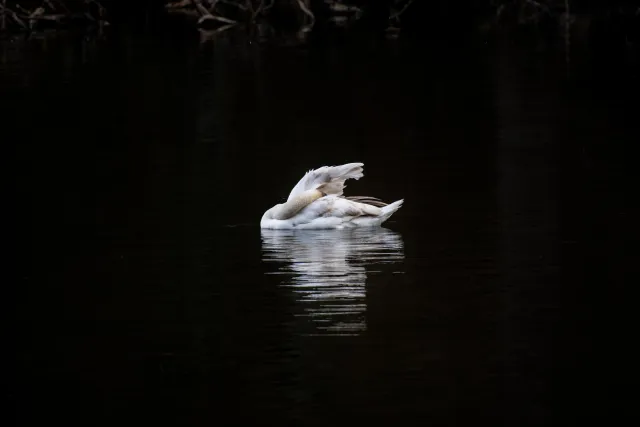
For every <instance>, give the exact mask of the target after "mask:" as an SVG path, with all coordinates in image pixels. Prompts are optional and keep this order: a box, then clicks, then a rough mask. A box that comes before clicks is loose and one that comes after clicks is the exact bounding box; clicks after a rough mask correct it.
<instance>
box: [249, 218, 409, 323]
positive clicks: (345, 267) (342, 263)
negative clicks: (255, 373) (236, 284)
mask: <svg viewBox="0 0 640 427" xmlns="http://www.w3.org/2000/svg"><path fill="white" fill-rule="evenodd" d="M261 233H262V260H263V262H265V263H278V264H280V265H279V266H278V268H277V270H275V271H271V272H268V273H266V274H275V275H281V276H282V278H283V280H282V282H281V286H282V287H285V288H290V289H291V290H292V292H293V295H294V298H295V300H296V302H297V303H298V304H299V305H300V312H299V313H298V314H297V316H298V318H301V319H308V321H310V322H313V323H314V325H315V328H316V329H317V332H316V333H315V334H320V335H358V334H360V333H361V332H363V331H365V330H366V317H365V313H366V309H367V305H366V282H367V269H370V271H371V267H373V266H374V265H375V266H376V267H375V272H376V273H379V272H380V271H381V270H382V269H384V265H385V264H387V265H388V264H397V263H400V262H402V261H403V260H404V244H403V241H402V237H401V235H400V234H398V233H395V232H392V231H390V230H387V229H384V228H380V229H355V230H322V231H320V230H262V231H261ZM394 267H395V269H394V272H397V266H394ZM315 334H314V335H315Z"/></svg>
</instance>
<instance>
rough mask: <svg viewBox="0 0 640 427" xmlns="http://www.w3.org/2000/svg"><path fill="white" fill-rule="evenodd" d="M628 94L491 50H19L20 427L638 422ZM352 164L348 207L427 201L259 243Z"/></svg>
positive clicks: (9, 121) (11, 87) (6, 54)
mask: <svg viewBox="0 0 640 427" xmlns="http://www.w3.org/2000/svg"><path fill="white" fill-rule="evenodd" d="M609 72H610V71H609ZM599 73H600V74H599ZM603 73H604V74H603ZM610 73H611V74H607V72H602V70H600V71H598V70H597V69H596V67H590V66H589V65H588V63H587V62H586V61H585V63H584V64H582V65H580V63H579V62H576V61H575V60H574V61H573V62H572V63H571V67H570V68H569V69H568V68H567V65H566V64H565V62H564V57H562V55H551V54H549V55H547V54H544V53H540V52H529V51H524V50H519V49H516V48H514V47H505V46H503V47H498V46H492V47H490V46H487V45H483V44H482V43H479V46H475V47H460V46H454V47H450V48H447V47H443V46H438V45H436V44H435V43H434V44H433V45H431V44H426V45H417V46H416V45H412V44H411V43H405V42H402V41H397V42H381V41H371V40H368V39H357V38H356V39H355V40H352V41H349V40H346V41H345V40H342V41H340V40H338V41H335V42H333V43H329V44H326V45H318V46H316V45H313V46H312V47H309V48H307V47H304V46H266V45H265V46H260V45H257V44H255V43H253V44H248V43H246V42H243V41H242V39H241V38H239V39H233V38H229V39H223V40H218V41H216V42H215V43H212V42H210V41H209V42H207V41H206V40H205V41H204V42H201V40H199V38H198V35H197V34H195V35H189V34H188V33H187V35H180V36H175V37H173V36H169V35H165V36H164V37H160V38H155V39H152V38H150V37H146V36H143V35H140V34H138V35H127V34H113V35H111V36H110V37H107V38H105V39H104V40H97V39H95V38H82V37H78V36H69V35H61V36H59V37H57V38H48V39H46V40H30V41H24V40H14V41H2V45H1V47H0V112H1V113H2V118H3V119H2V120H3V122H4V124H3V129H4V132H5V134H4V136H3V138H2V139H3V141H5V149H6V147H7V146H8V147H9V150H10V154H11V157H10V158H11V159H13V161H12V162H11V163H12V166H13V168H11V169H10V170H11V171H12V172H14V180H15V183H16V185H15V187H14V188H15V189H16V192H15V195H16V198H15V203H12V205H13V206H15V207H17V209H16V210H15V213H16V216H15V218H16V222H15V224H16V226H15V227H14V226H13V225H12V224H5V225H6V226H8V228H10V229H11V230H10V231H14V232H16V233H17V236H18V239H17V246H16V248H17V249H16V250H15V251H14V252H15V253H16V254H18V262H17V263H16V264H15V266H16V267H17V269H18V270H19V272H18V273H19V275H18V277H19V280H18V282H17V283H16V285H15V286H14V287H11V289H10V292H11V294H12V295H13V293H14V291H15V304H12V308H14V309H15V319H14V321H13V322H12V325H13V326H14V328H13V330H14V331H15V334H14V337H15V340H14V341H15V342H13V344H12V348H13V349H15V351H14V353H15V354H16V359H15V363H14V365H13V366H12V368H11V371H12V374H13V375H15V379H16V381H15V385H14V386H12V387H11V389H10V390H9V391H7V392H6V396H7V397H9V398H10V399H12V401H14V402H15V405H14V409H15V415H16V425H35V424H41V423H42V422H43V421H46V422H51V421H52V420H56V421H61V422H64V423H70V422H71V423H79V424H82V425H119V424H121V423H122V421H123V420H128V421H134V422H137V423H139V424H140V425H155V424H158V423H162V424H170V425H181V426H184V425H224V426H227V425H229V426H230V425H266V424H271V423H277V424H279V425H291V426H315V425H346V424H353V423H362V424H367V423H374V422H375V423H377V424H379V423H383V424H386V425H391V424H401V425H418V424H419V423H420V424H421V425H431V426H434V425H457V426H459V425H481V424H482V425H507V426H524V425H531V426H541V425H569V424H573V423H577V422H581V421H586V420H592V419H593V418H597V417H601V418H602V419H603V420H611V417H615V416H620V417H621V416H622V414H624V413H625V411H629V410H630V407H629V406H628V405H630V404H631V397H630V395H627V394H626V393H625V392H624V391H623V390H624V388H623V387H624V386H625V384H627V383H630V379H629V376H628V371H627V367H628V366H629V363H627V362H631V361H632V360H634V359H633V358H632V357H631V355H630V354H631V352H630V349H631V348H632V344H631V338H632V336H633V334H632V329H631V328H632V326H631V325H632V320H633V318H634V317H635V316H633V314H632V313H633V312H632V311H631V310H630V305H631V302H630V300H629V299H628V298H627V297H625V292H626V287H627V286H629V285H630V283H633V277H632V276H633V274H634V272H635V271H636V270H635V268H634V265H633V262H634V260H636V259H637V258H636V257H635V255H634V254H633V249H634V248H635V247H637V232H638V225H637V220H635V218H637V214H638V204H637V189H636V188H635V187H634V186H633V184H632V181H633V179H632V178H634V177H635V171H634V168H635V158H634V157H633V156H631V155H630V152H631V147H632V146H633V145H634V144H637V141H640V138H639V137H640V132H639V131H638V120H637V118H638V114H637V109H635V107H630V105H633V104H629V103H628V101H629V100H633V99H636V101H635V102H636V103H637V99H638V97H637V93H635V92H634V90H636V89H637V87H634V86H633V84H632V83H630V82H633V79H632V78H631V77H629V76H626V75H624V74H622V72H621V73H618V74H616V73H614V72H610ZM605 74H606V75H605ZM611 75H614V76H615V77H614V78H611ZM625 76H626V77H625ZM636 86H637V85H636ZM353 161H361V162H363V163H364V164H365V177H364V178H363V179H361V180H360V181H356V182H350V183H348V188H347V190H346V191H347V194H350V195H371V196H376V197H379V198H381V199H383V200H385V201H388V202H390V201H394V200H397V199H400V198H404V199H405V205H404V206H403V207H402V209H401V210H400V211H399V212H398V213H396V214H395V215H394V216H393V217H392V218H391V220H389V221H388V222H387V223H385V227H384V229H380V230H347V231H331V232H314V231H308V232H300V231H298V232H287V231H279V232H277V231H261V230H260V229H259V226H258V223H259V219H260V217H261V216H262V213H263V212H264V211H265V210H266V209H268V208H270V207H271V206H273V205H274V204H276V203H279V202H280V201H282V200H283V199H284V198H286V197H287V195H288V193H289V191H290V190H291V188H292V187H293V185H294V184H295V183H296V182H297V180H298V179H299V178H300V177H301V176H302V175H303V174H304V172H306V171H307V170H308V169H310V168H315V167H319V166H322V165H326V164H340V163H346V162H353ZM636 251H637V250H636ZM636 265H637V263H636ZM10 286H11V285H10V284H9V283H7V284H5V289H7V288H9V287H10ZM596 384H597V385H596ZM567 423H568V424H567Z"/></svg>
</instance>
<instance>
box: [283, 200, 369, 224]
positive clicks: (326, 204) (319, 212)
mask: <svg viewBox="0 0 640 427" xmlns="http://www.w3.org/2000/svg"><path fill="white" fill-rule="evenodd" d="M381 213H382V209H380V208H378V207H375V206H371V205H367V204H365V203H358V202H354V201H351V200H347V199H345V198H343V197H338V196H326V197H322V198H320V199H318V200H316V201H315V202H313V203H311V204H310V205H308V206H307V207H305V208H304V209H302V210H301V211H300V212H299V213H298V214H297V215H296V216H295V217H294V222H295V223H296V224H307V223H310V222H312V221H316V220H318V219H321V218H322V219H326V220H332V221H333V220H337V221H338V222H349V221H351V220H352V219H354V218H359V217H362V216H379V215H380V214H381Z"/></svg>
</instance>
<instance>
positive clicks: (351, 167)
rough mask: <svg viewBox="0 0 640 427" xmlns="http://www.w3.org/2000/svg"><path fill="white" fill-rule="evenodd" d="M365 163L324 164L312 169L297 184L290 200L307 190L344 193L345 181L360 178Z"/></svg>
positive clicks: (336, 193)
mask: <svg viewBox="0 0 640 427" xmlns="http://www.w3.org/2000/svg"><path fill="white" fill-rule="evenodd" d="M362 166H364V164H363V163H347V164H346V165H342V166H323V167H321V168H318V169H316V170H311V171H309V172H307V173H306V175H305V176H303V177H302V179H301V180H300V181H299V182H298V183H297V184H296V186H295V187H294V188H293V190H291V194H289V200H290V199H291V198H293V197H295V196H296V195H298V194H300V193H302V192H304V191H307V190H320V191H321V192H322V193H324V194H333V195H336V196H340V195H342V192H343V191H344V188H345V185H344V183H345V181H346V180H348V179H360V178H362V177H363V176H364V174H363V173H362Z"/></svg>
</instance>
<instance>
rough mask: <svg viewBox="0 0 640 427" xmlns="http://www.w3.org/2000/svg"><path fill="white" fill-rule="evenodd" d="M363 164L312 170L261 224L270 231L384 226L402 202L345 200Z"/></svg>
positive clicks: (273, 208)
mask: <svg viewBox="0 0 640 427" xmlns="http://www.w3.org/2000/svg"><path fill="white" fill-rule="evenodd" d="M362 166H364V165H363V164H362V163H348V164H346V165H342V166H323V167H321V168H318V169H316V170H310V171H309V172H307V173H306V174H305V176H303V177H302V179H301V180H300V181H299V182H298V183H297V184H296V186H295V187H293V190H291V193H290V194H289V198H288V199H287V201H286V202H285V203H282V204H278V205H275V206H274V207H272V208H271V209H269V210H267V211H266V212H265V213H264V215H262V219H261V220H260V227H261V228H268V229H332V228H333V229H342V228H352V227H375V226H380V225H381V224H382V223H383V222H385V221H386V220H387V219H389V217H390V216H391V215H393V213H394V212H395V211H397V210H398V209H399V208H400V206H402V202H403V200H398V201H396V202H393V203H391V204H386V203H384V202H381V201H380V200H378V199H376V198H374V197H344V196H342V192H343V190H344V188H345V185H344V183H345V181H346V180H347V179H349V178H353V179H360V178H362V177H363V176H364V174H363V173H362Z"/></svg>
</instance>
